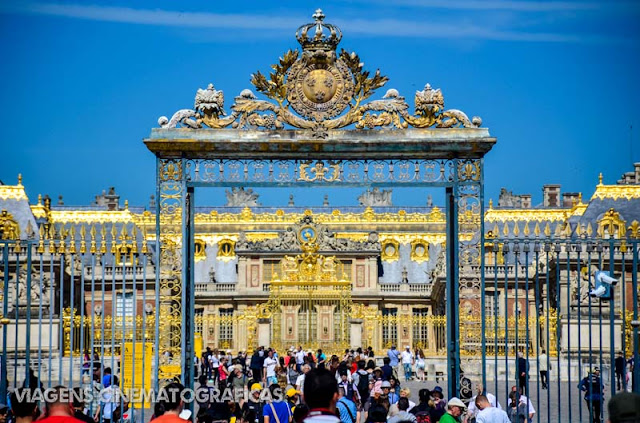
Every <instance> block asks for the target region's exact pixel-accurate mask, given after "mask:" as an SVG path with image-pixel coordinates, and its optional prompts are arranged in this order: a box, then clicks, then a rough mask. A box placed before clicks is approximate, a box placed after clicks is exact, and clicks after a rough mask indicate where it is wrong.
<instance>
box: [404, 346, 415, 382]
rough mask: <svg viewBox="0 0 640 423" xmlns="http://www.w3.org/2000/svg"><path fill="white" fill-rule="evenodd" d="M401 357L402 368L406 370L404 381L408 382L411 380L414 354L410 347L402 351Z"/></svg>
mask: <svg viewBox="0 0 640 423" xmlns="http://www.w3.org/2000/svg"><path fill="white" fill-rule="evenodd" d="M401 357H402V367H403V368H404V380H406V381H407V382H408V381H410V380H411V366H413V353H412V352H411V347H410V346H409V345H407V346H406V347H405V349H404V351H402V354H401Z"/></svg>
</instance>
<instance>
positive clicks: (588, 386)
mask: <svg viewBox="0 0 640 423" xmlns="http://www.w3.org/2000/svg"><path fill="white" fill-rule="evenodd" d="M578 388H579V389H580V390H581V391H582V392H584V400H585V401H586V402H587V408H588V409H589V414H590V417H591V419H592V420H591V421H592V422H593V423H600V413H601V410H602V402H603V401H604V385H603V384H602V379H600V369H599V368H597V367H596V368H595V369H594V370H593V371H590V372H589V374H588V375H587V376H586V377H585V378H584V379H582V380H581V381H580V384H579V385H578Z"/></svg>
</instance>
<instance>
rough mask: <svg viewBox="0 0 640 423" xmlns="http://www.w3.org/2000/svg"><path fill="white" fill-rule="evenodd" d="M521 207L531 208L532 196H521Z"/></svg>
mask: <svg viewBox="0 0 640 423" xmlns="http://www.w3.org/2000/svg"><path fill="white" fill-rule="evenodd" d="M520 207H522V208H523V209H530V208H531V194H522V195H520Z"/></svg>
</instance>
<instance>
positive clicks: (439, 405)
mask: <svg viewBox="0 0 640 423" xmlns="http://www.w3.org/2000/svg"><path fill="white" fill-rule="evenodd" d="M431 397H432V398H433V412H432V413H431V420H433V421H436V422H437V421H438V420H439V419H440V417H442V416H443V415H444V413H445V412H446V410H447V400H446V399H444V394H443V392H442V388H441V387H440V386H436V387H435V388H433V391H431Z"/></svg>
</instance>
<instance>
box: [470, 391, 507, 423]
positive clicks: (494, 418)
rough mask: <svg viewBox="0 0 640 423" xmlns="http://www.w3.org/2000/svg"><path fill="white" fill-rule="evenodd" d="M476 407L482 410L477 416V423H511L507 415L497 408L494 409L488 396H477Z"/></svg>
mask: <svg viewBox="0 0 640 423" xmlns="http://www.w3.org/2000/svg"><path fill="white" fill-rule="evenodd" d="M474 405H475V406H476V407H477V408H478V409H479V410H480V412H479V413H478V415H477V416H476V423H510V420H509V416H508V415H507V413H505V411H504V410H501V409H499V408H497V407H492V406H491V404H490V403H489V399H488V398H487V397H486V396H484V395H482V394H481V395H478V396H476V400H475V403H474Z"/></svg>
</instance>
